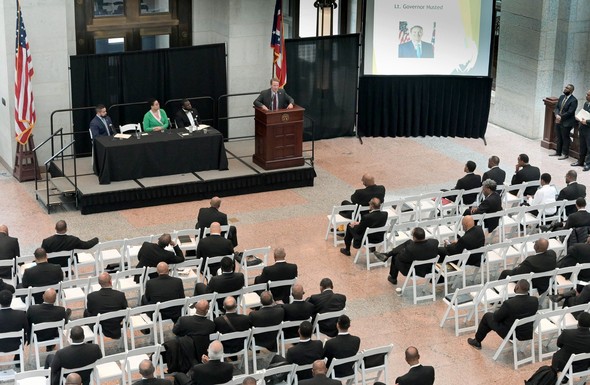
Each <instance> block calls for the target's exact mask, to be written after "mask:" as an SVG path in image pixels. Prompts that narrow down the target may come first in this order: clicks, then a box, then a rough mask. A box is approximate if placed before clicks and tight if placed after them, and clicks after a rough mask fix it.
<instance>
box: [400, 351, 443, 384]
mask: <svg viewBox="0 0 590 385" xmlns="http://www.w3.org/2000/svg"><path fill="white" fill-rule="evenodd" d="M406 362H407V363H408V365H410V371H409V372H408V373H406V374H404V375H403V376H401V377H398V378H397V379H396V380H395V383H396V384H397V385H432V384H434V368H433V367H432V366H422V365H421V364H420V353H418V349H416V348H415V347H413V346H410V347H409V348H407V349H406Z"/></svg>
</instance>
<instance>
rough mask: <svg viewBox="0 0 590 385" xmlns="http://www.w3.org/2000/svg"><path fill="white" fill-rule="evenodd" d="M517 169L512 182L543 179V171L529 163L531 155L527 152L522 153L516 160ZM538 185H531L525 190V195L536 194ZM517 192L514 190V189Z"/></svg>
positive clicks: (519, 182)
mask: <svg viewBox="0 0 590 385" xmlns="http://www.w3.org/2000/svg"><path fill="white" fill-rule="evenodd" d="M515 167H516V170H515V172H514V175H513V176H512V182H511V184H521V183H524V182H533V181H535V182H536V181H538V180H539V179H541V171H540V170H539V167H535V166H531V165H530V164H529V156H528V155H527V154H520V155H519V156H518V159H517V161H516V166H515ZM535 191H537V186H530V187H527V188H526V189H525V190H524V195H535ZM512 193H513V194H515V192H514V191H512Z"/></svg>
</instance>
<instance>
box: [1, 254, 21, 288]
mask: <svg viewBox="0 0 590 385" xmlns="http://www.w3.org/2000/svg"><path fill="white" fill-rule="evenodd" d="M0 268H8V269H10V278H2V280H3V281H4V282H5V283H7V284H9V285H12V286H13V287H16V284H17V281H16V274H15V269H14V259H0Z"/></svg>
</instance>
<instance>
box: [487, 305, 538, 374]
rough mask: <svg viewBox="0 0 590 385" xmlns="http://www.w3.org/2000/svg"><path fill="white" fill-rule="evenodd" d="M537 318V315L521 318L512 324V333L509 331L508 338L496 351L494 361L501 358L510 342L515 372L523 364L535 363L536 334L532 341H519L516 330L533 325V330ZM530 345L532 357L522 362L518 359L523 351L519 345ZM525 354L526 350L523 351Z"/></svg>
mask: <svg viewBox="0 0 590 385" xmlns="http://www.w3.org/2000/svg"><path fill="white" fill-rule="evenodd" d="M536 318H537V315H536V314H535V315H532V316H529V317H525V318H519V319H517V320H516V321H514V323H513V324H512V327H510V331H508V334H507V335H506V337H505V338H504V339H503V340H502V343H501V344H500V346H499V347H498V350H496V353H495V354H494V357H493V358H494V361H497V360H498V357H499V356H500V353H502V350H504V347H505V346H506V344H508V343H509V342H510V343H512V354H513V360H514V370H516V369H518V367H519V366H520V365H521V364H525V363H527V362H530V363H535V341H534V334H533V335H532V336H531V339H529V340H522V341H521V340H519V339H518V338H517V337H516V329H517V328H518V327H521V326H524V325H526V324H530V323H532V324H533V328H534V327H535V326H536V325H534V324H535V320H536ZM521 343H522V344H528V345H529V346H530V350H531V355H530V357H525V358H523V359H521V360H519V359H518V351H519V350H521V349H519V347H518V345H519V344H521ZM522 351H523V352H524V350H522Z"/></svg>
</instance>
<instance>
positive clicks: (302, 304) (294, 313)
mask: <svg viewBox="0 0 590 385" xmlns="http://www.w3.org/2000/svg"><path fill="white" fill-rule="evenodd" d="M304 294H305V292H304V291H303V286H301V285H300V284H298V283H296V284H295V285H293V288H292V289H291V295H292V296H293V301H292V302H291V303H285V304H284V305H283V309H284V310H285V321H303V320H306V319H309V318H313V316H314V306H313V304H312V303H310V302H307V301H304V300H303V295H304ZM283 333H284V334H285V338H295V337H297V327H292V328H286V329H283Z"/></svg>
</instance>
